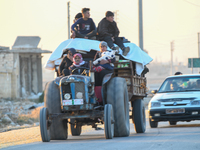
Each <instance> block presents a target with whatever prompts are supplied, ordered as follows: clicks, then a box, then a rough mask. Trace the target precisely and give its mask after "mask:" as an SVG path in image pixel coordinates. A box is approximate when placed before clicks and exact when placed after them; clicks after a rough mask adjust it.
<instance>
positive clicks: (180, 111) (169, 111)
mask: <svg viewBox="0 0 200 150" xmlns="http://www.w3.org/2000/svg"><path fill="white" fill-rule="evenodd" d="M179 113H185V109H184V108H176V109H166V114H179Z"/></svg>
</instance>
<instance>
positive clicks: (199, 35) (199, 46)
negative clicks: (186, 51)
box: [198, 32, 200, 58]
mask: <svg viewBox="0 0 200 150" xmlns="http://www.w3.org/2000/svg"><path fill="white" fill-rule="evenodd" d="M198 55H199V58H200V32H198Z"/></svg>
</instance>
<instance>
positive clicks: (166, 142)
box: [5, 120, 200, 150]
mask: <svg viewBox="0 0 200 150" xmlns="http://www.w3.org/2000/svg"><path fill="white" fill-rule="evenodd" d="M130 121H131V120H130ZM5 149H6V150H16V149H19V150H40V149H42V150H45V149H48V150H55V149H56V150H59V149H62V150H63V149H71V150H82V149H83V150H84V149H95V150H122V149H126V150H129V149H130V150H134V149H135V150H200V121H192V122H178V123H177V125H175V126H170V125H169V124H168V122H159V125H158V128H150V127H149V123H148V121H147V129H146V132H145V133H142V134H136V132H135V130H134V125H133V124H132V123H131V133H130V136H129V137H120V138H119V137H118V138H117V137H114V138H113V139H109V140H106V139H105V138H104V130H98V131H96V130H90V131H88V132H85V133H83V134H82V135H81V136H78V137H76V136H71V135H69V137H68V140H66V141H51V142H49V143H43V142H35V143H31V144H23V145H18V146H12V147H7V148H5Z"/></svg>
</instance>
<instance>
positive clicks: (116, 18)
mask: <svg viewBox="0 0 200 150" xmlns="http://www.w3.org/2000/svg"><path fill="white" fill-rule="evenodd" d="M118 12H119V10H115V11H114V12H113V13H114V16H115V19H114V20H115V22H116V23H119V22H118V16H117V15H118Z"/></svg>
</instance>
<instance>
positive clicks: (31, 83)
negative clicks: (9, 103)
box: [0, 36, 51, 99]
mask: <svg viewBox="0 0 200 150" xmlns="http://www.w3.org/2000/svg"><path fill="white" fill-rule="evenodd" d="M39 42H40V37H38V36H18V37H17V39H16V41H15V43H14V45H13V46H12V49H9V47H3V46H0V60H1V61H0V87H1V90H0V98H12V99H13V98H26V97H29V96H31V95H37V94H38V93H41V92H42V91H43V89H42V87H43V86H42V55H41V54H42V53H51V51H48V50H42V49H40V48H38V47H37V46H38V44H39Z"/></svg>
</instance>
